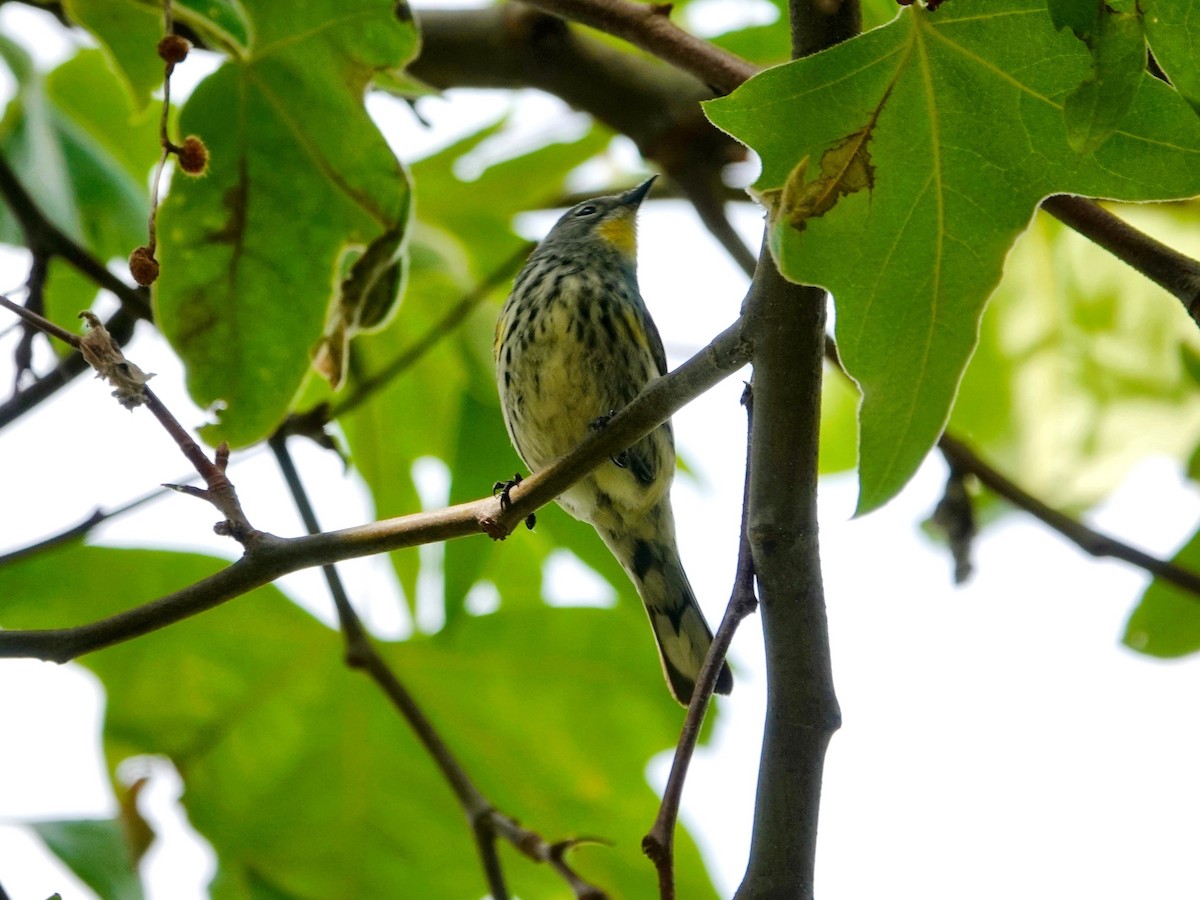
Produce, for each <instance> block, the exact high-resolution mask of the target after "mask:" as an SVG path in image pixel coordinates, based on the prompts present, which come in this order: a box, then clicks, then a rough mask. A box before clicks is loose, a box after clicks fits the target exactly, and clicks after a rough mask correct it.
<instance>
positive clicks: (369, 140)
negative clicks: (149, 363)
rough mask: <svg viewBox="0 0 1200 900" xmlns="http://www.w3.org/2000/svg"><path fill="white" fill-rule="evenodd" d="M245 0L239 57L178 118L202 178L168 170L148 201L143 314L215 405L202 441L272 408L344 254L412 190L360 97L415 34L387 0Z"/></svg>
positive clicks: (311, 346) (264, 422)
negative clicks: (168, 184)
mask: <svg viewBox="0 0 1200 900" xmlns="http://www.w3.org/2000/svg"><path fill="white" fill-rule="evenodd" d="M288 9H289V14H288V15H281V14H277V13H273V12H272V11H271V10H269V9H267V8H266V7H257V6H256V8H255V9H254V10H252V15H254V16H255V18H254V26H255V32H254V41H253V45H252V47H251V49H250V52H249V55H248V56H247V57H246V59H245V60H242V61H231V62H228V63H226V64H225V65H224V66H223V67H222V68H221V69H219V70H218V71H217V72H216V73H215V74H214V75H212V76H210V77H209V78H207V79H206V80H205V81H203V82H202V83H201V84H200V85H199V87H197V89H196V91H195V93H194V94H193V95H192V97H191V99H190V100H189V101H188V104H187V106H186V107H185V108H184V110H183V114H182V116H181V121H180V126H181V130H182V132H183V133H185V134H192V133H194V134H197V135H199V136H200V137H201V138H202V139H203V140H204V141H205V143H206V144H207V146H208V149H209V152H210V155H211V164H210V166H209V172H208V175H207V177H205V178H203V179H191V178H184V177H177V178H176V179H175V181H174V184H173V186H172V190H171V193H170V195H169V197H168V199H167V201H166V203H165V204H164V206H163V208H162V211H161V214H160V236H161V250H160V253H159V259H160V261H161V263H162V276H161V278H160V280H159V281H158V284H157V285H156V288H157V289H156V291H155V313H156V319H157V321H158V322H159V324H160V327H161V328H162V331H163V333H164V334H165V335H166V336H167V338H168V339H169V340H170V341H171V343H172V344H173V346H174V347H175V348H176V350H177V351H178V352H179V353H180V355H181V356H182V357H183V359H184V361H185V363H186V364H187V367H188V387H189V390H190V391H191V394H192V396H193V398H194V399H195V401H196V402H197V403H198V404H200V405H202V406H205V407H209V406H212V405H214V404H219V405H220V407H221V409H220V413H219V419H220V421H219V424H217V425H215V426H212V427H210V428H208V429H207V430H206V438H208V439H210V440H212V441H214V442H215V441H217V440H227V441H229V443H230V444H231V445H234V446H240V445H245V444H248V443H252V442H254V441H256V440H259V439H261V438H262V437H264V436H265V435H266V434H268V433H269V432H270V431H271V430H272V429H273V428H274V427H275V426H277V425H278V423H279V422H280V421H281V420H282V418H283V417H284V415H285V414H286V413H287V411H288V407H289V404H290V402H291V400H292V398H293V397H294V396H295V394H296V391H297V389H298V388H299V386H300V384H301V381H302V380H303V378H304V376H305V373H306V371H307V369H308V365H309V360H310V355H311V354H312V353H313V351H314V350H315V348H316V345H317V342H318V339H319V338H320V335H321V331H322V329H323V328H324V326H325V323H326V317H327V314H328V312H329V309H330V305H331V303H332V302H333V299H334V297H333V295H334V290H333V288H334V281H335V277H336V275H337V274H338V268H337V267H338V263H339V261H340V259H341V258H342V254H343V253H344V252H345V251H346V250H347V249H350V248H354V247H365V246H368V245H370V244H371V243H372V242H373V241H375V240H376V239H377V238H378V237H379V236H380V235H383V234H388V233H392V232H395V231H396V230H397V229H399V228H401V227H402V225H403V223H404V221H405V217H406V215H407V210H408V205H409V199H410V198H409V191H408V187H407V179H406V177H405V174H404V171H403V169H402V168H401V166H400V164H399V162H398V161H397V160H396V158H395V157H394V156H393V154H392V152H391V150H390V149H389V148H388V146H387V144H386V143H385V142H384V139H383V136H382V135H381V134H380V133H379V131H378V129H377V128H376V126H375V125H374V123H373V122H372V121H371V119H370V118H369V117H368V116H367V113H366V110H365V109H364V108H363V102H362V98H363V92H364V90H365V88H366V85H367V83H368V81H369V80H370V78H371V76H372V75H373V74H374V72H376V71H378V70H380V69H385V68H389V67H393V66H396V65H399V64H401V63H402V62H403V61H404V60H405V59H406V58H407V54H408V53H410V52H411V50H412V48H413V46H414V45H415V35H414V28H413V24H412V22H411V21H407V22H401V21H399V20H398V19H397V17H396V15H395V13H394V4H393V3H391V2H389V0H356V2H353V3H345V2H334V0H325V2H322V3H312V4H306V5H304V6H295V5H291V6H289V7H288Z"/></svg>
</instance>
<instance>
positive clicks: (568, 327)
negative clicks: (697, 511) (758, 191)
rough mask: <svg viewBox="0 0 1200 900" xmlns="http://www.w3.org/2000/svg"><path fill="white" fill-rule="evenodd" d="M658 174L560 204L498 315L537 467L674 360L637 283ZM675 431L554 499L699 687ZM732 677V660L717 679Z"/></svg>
mask: <svg viewBox="0 0 1200 900" xmlns="http://www.w3.org/2000/svg"><path fill="white" fill-rule="evenodd" d="M653 183H654V179H653V178H651V179H650V180H649V181H646V182H645V183H643V184H641V185H639V186H638V187H636V188H634V189H633V190H631V191H626V192H625V193H624V194H616V195H614V196H610V197H597V198H596V199H595V200H587V201H585V202H583V203H580V204H578V205H576V206H574V207H572V208H571V209H569V210H567V212H566V213H565V214H564V215H563V217H562V218H561V219H559V220H558V223H557V224H556V225H555V226H554V228H553V229H551V231H550V234H548V235H547V236H546V239H545V240H544V241H542V243H541V244H539V245H538V248H537V249H536V250H535V251H534V252H533V255H532V256H530V257H529V260H528V262H526V263H525V267H524V268H523V269H521V272H520V274H518V275H517V279H516V282H515V283H514V284H513V290H512V294H511V295H509V298H508V301H507V302H506V303H505V304H504V308H503V310H501V312H500V320H499V322H497V323H496V344H495V355H496V380H497V382H498V384H499V387H500V402H501V406H503V408H504V424H505V425H506V426H507V428H508V435H509V437H510V438H511V439H512V442H513V446H514V447H516V449H517V453H519V454H520V455H521V458H522V459H523V460H524V461H525V464H526V465H527V466H529V468H530V469H531V470H535V471H536V470H537V469H540V468H542V467H543V466H545V465H547V464H549V463H551V462H553V461H554V460H555V459H557V458H558V457H559V456H562V455H563V454H564V453H566V452H567V451H568V450H570V449H572V448H573V447H574V446H575V445H576V444H578V443H579V442H580V441H581V440H583V438H584V437H586V436H587V434H588V431H589V429H593V428H597V427H600V426H602V425H603V423H604V422H605V421H606V420H607V418H608V417H609V416H610V415H611V414H612V413H613V412H615V411H616V410H619V409H621V408H622V407H624V406H625V405H626V404H627V403H629V401H631V400H632V399H633V398H634V397H635V396H637V394H638V392H639V391H641V389H642V388H643V387H645V385H646V384H647V383H648V382H649V381H651V380H652V379H654V378H657V377H659V376H660V375H664V374H665V373H666V371H667V360H666V355H665V353H664V352H663V345H662V339H661V338H659V336H658V329H657V328H656V327H655V326H654V322H653V321H652V320H651V318H650V314H649V312H647V310H646V305H645V303H643V302H642V295H641V293H640V292H639V291H638V283H637V268H636V267H637V232H636V218H637V209H638V206H639V204H641V202H642V198H644V197H645V196H646V194H647V193H649V191H650V185H651V184H653ZM674 477H675V440H674V438H673V436H672V434H671V424H670V423H669V422H664V423H663V424H662V425H660V426H659V427H658V428H656V429H655V430H654V431H652V432H651V433H650V434H648V435H646V436H645V437H644V438H642V439H641V440H640V441H638V442H637V443H636V444H634V445H633V446H632V447H630V448H629V449H628V450H625V451H623V452H621V453H620V454H618V455H617V456H615V457H613V458H612V460H611V461H606V462H605V463H603V464H602V465H601V466H600V467H599V468H598V469H595V470H594V471H592V473H591V474H590V475H588V476H586V477H585V478H584V479H583V480H582V481H579V482H577V483H576V484H575V485H574V486H572V487H571V488H570V489H569V490H567V491H566V492H564V493H563V494H562V496H560V497H559V498H558V503H559V505H560V506H562V507H563V509H565V510H566V511H567V512H569V513H570V514H571V515H572V516H574V517H575V518H577V519H581V520H583V521H585V522H589V523H591V524H592V525H593V526H594V527H595V528H596V531H598V532H599V533H600V537H601V538H603V539H604V543H605V544H607V545H608V548H609V550H611V551H612V552H613V555H615V556H616V557H617V559H618V560H619V561H620V563H621V565H622V566H624V568H625V571H626V572H627V573H629V577H630V578H631V579H632V580H633V583H634V585H635V586H636V587H637V590H638V593H639V594H640V595H641V597H642V602H643V603H644V604H645V606H646V612H647V613H648V614H649V616H650V625H651V627H652V628H653V629H654V637H655V640H657V642H658V655H659V659H660V660H661V661H662V667H663V673H664V674H665V675H666V678H667V684H668V685H669V686H670V688H671V693H672V694H673V695H674V697H675V699H676V700H678V701H679V702H680V703H684V704H686V703H687V702H688V700H690V699H691V696H692V689H693V688H694V687H695V683H696V676H697V675H698V674H699V673H700V666H701V664H702V663H703V662H704V656H705V654H706V653H707V652H708V648H709V645H710V644H711V643H712V632H711V631H710V630H709V627H708V624H707V623H706V622H705V621H704V614H703V613H702V612H701V611H700V607H699V606H697V605H696V597H695V595H694V594H693V593H692V588H691V585H689V584H688V579H687V575H686V574H684V571H683V564H682V563H681V562H680V560H679V550H678V548H677V547H676V545H675V517H674V516H673V515H672V513H671V499H670V496H669V492H670V487H671V480H672V479H673V478H674ZM732 688H733V676H732V674H731V673H730V671H729V667H728V665H726V666H724V667H723V668H722V670H721V675H720V678H719V679H718V680H717V691H718V692H719V693H722V694H727V693H729V691H730V690H731V689H732Z"/></svg>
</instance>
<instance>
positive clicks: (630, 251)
mask: <svg viewBox="0 0 1200 900" xmlns="http://www.w3.org/2000/svg"><path fill="white" fill-rule="evenodd" d="M596 234H597V235H599V236H600V237H601V238H603V239H604V240H606V241H608V242H609V243H610V244H612V245H613V246H614V247H616V248H617V250H619V251H620V252H621V253H622V254H624V255H625V256H630V257H632V256H636V255H637V220H636V219H635V218H634V214H633V212H632V210H629V211H626V210H622V211H621V212H620V213H619V214H617V215H615V216H613V217H612V218H609V219H605V220H604V221H603V222H601V223H600V224H599V225H597V226H596Z"/></svg>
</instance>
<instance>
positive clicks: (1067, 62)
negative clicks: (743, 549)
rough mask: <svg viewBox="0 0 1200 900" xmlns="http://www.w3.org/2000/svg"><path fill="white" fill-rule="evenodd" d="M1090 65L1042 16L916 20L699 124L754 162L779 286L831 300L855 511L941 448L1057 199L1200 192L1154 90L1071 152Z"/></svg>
mask: <svg viewBox="0 0 1200 900" xmlns="http://www.w3.org/2000/svg"><path fill="white" fill-rule="evenodd" d="M1093 62H1094V60H1093V57H1092V56H1091V54H1090V53H1089V52H1088V49H1087V47H1086V46H1085V45H1084V43H1083V42H1082V41H1080V40H1078V39H1077V38H1076V37H1075V36H1074V34H1072V33H1071V32H1070V31H1067V30H1063V31H1058V30H1056V29H1055V27H1054V24H1053V22H1052V20H1051V17H1050V14H1049V12H1048V10H1047V6H1046V3H1045V2H1044V0H1042V2H1037V0H1009V2H1004V3H1000V2H996V0H950V2H947V3H945V4H943V5H942V6H941V7H939V8H938V10H937V11H936V12H929V11H928V10H925V9H923V8H920V7H917V6H912V7H908V8H907V9H906V10H904V12H903V13H902V14H901V15H900V16H899V17H898V18H897V19H896V20H894V21H893V22H892V23H890V24H889V25H887V26H884V27H882V28H878V29H876V30H874V31H871V32H868V33H867V34H864V35H862V36H860V37H858V38H856V39H854V40H852V41H847V42H845V43H843V44H840V45H838V46H837V47H834V48H832V49H831V50H829V51H826V52H825V53H821V54H818V55H816V56H813V57H809V58H807V59H803V60H798V61H796V62H792V63H789V64H787V65H784V66H780V67H778V68H775V69H770V70H768V71H766V72H764V73H762V74H761V75H759V76H757V77H755V78H753V79H751V80H750V81H749V82H748V83H746V84H745V85H743V86H742V87H741V88H739V89H738V90H737V91H735V92H734V93H733V94H731V95H730V96H729V97H725V98H721V99H719V100H714V101H711V102H709V103H708V104H707V105H706V109H707V112H708V114H709V117H710V118H711V119H712V121H713V122H714V123H716V124H717V125H718V126H719V127H721V128H723V129H725V130H726V131H728V132H729V133H730V134H733V135H734V136H736V137H737V138H738V139H739V140H742V141H744V142H745V143H746V144H748V145H749V146H751V147H752V148H753V149H755V150H756V151H758V153H759V154H760V155H761V157H762V163H763V172H762V176H761V177H760V178H759V180H758V182H757V184H756V186H755V187H756V191H757V193H758V194H759V196H761V197H763V198H764V201H765V202H766V203H767V205H768V207H769V208H770V212H771V249H772V252H773V254H774V256H775V258H776V260H777V261H778V263H779V265H780V268H781V270H782V271H783V272H784V274H785V275H786V276H787V277H788V278H790V279H792V280H794V281H800V282H808V283H813V284H819V285H822V286H824V287H826V288H828V289H829V290H830V291H831V292H832V293H833V295H834V298H835V302H836V304H837V337H838V344H839V347H840V350H841V355H842V360H843V362H844V364H845V365H846V367H847V369H848V370H849V372H850V373H851V375H853V376H854V378H855V379H856V380H857V381H858V383H859V385H860V387H861V388H862V391H863V403H862V407H861V410H860V414H859V416H860V423H861V443H860V452H859V479H860V496H859V511H860V512H867V511H870V510H872V509H874V508H876V507H878V506H880V505H882V504H883V503H885V502H887V501H888V500H889V499H890V498H891V497H892V496H894V495H895V493H896V492H897V491H898V490H899V489H900V488H901V487H902V486H903V485H904V483H905V482H906V481H907V480H908V478H909V477H910V476H911V475H912V473H913V472H914V471H915V470H916V468H917V466H918V465H919V464H920V462H921V460H922V459H923V458H924V456H925V454H926V453H927V452H928V450H929V448H930V447H932V446H933V444H934V442H935V441H936V440H937V437H938V435H939V433H940V432H941V430H942V428H943V427H944V425H945V422H946V419H947V416H948V415H949V412H950V408H951V406H952V404H953V402H954V397H955V391H956V389H957V386H958V383H959V379H960V378H961V376H962V372H963V369H964V367H965V366H966V363H967V361H968V360H969V359H970V356H971V353H972V351H973V349H974V347H975V342H976V335H977V333H978V327H979V317H980V315H981V313H982V311H983V308H984V305H985V303H986V302H987V298H988V296H989V295H990V294H991V293H992V291H993V290H994V289H995V287H996V285H997V283H998V282H999V280H1000V275H1001V270H1002V268H1003V264H1004V258H1005V255H1006V254H1007V252H1008V250H1009V248H1010V247H1011V245H1012V243H1013V241H1014V240H1015V239H1016V237H1017V235H1018V234H1020V232H1021V231H1022V230H1023V229H1024V228H1025V227H1026V226H1027V225H1028V223H1029V221H1030V218H1031V216H1032V214H1033V211H1034V209H1035V208H1036V206H1037V205H1038V203H1039V202H1040V201H1041V200H1042V199H1043V198H1045V197H1046V196H1048V195H1051V194H1056V193H1075V194H1082V195H1086V196H1093V197H1107V198H1112V199H1125V200H1155V199H1168V198H1179V197H1188V196H1192V195H1195V194H1197V193H1200V121H1197V119H1196V117H1195V116H1194V115H1193V114H1192V113H1191V110H1190V108H1189V107H1188V105H1187V103H1186V102H1185V101H1184V99H1183V98H1182V97H1181V96H1180V95H1179V94H1178V93H1177V92H1175V91H1174V90H1172V89H1171V87H1169V86H1168V85H1166V84H1163V83H1161V82H1159V81H1157V80H1156V79H1154V78H1152V77H1150V76H1148V75H1143V76H1142V79H1141V83H1140V84H1139V85H1138V88H1137V91H1136V96H1135V97H1134V98H1133V101H1132V103H1131V104H1130V105H1129V108H1128V111H1127V112H1126V113H1125V114H1124V116H1123V117H1122V119H1121V124H1120V127H1119V128H1117V129H1116V130H1115V131H1114V132H1113V133H1112V135H1111V136H1110V137H1109V138H1108V139H1107V140H1106V141H1105V142H1104V143H1103V145H1101V146H1100V147H1098V148H1097V149H1096V150H1095V151H1094V152H1092V153H1089V154H1080V153H1077V152H1075V151H1074V150H1073V149H1072V147H1071V143H1070V140H1069V134H1068V129H1067V125H1066V120H1065V117H1064V103H1065V100H1066V98H1067V96H1068V95H1070V94H1071V93H1072V92H1074V91H1076V90H1077V89H1078V88H1079V86H1080V85H1081V84H1083V83H1084V82H1085V81H1087V80H1088V79H1089V78H1091V77H1092V74H1093Z"/></svg>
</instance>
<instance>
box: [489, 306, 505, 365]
mask: <svg viewBox="0 0 1200 900" xmlns="http://www.w3.org/2000/svg"><path fill="white" fill-rule="evenodd" d="M506 331H508V316H507V315H504V316H501V317H500V319H499V320H498V321H497V322H496V336H495V338H493V339H492V359H494V360H499V359H500V343H501V341H503V340H504V332H506Z"/></svg>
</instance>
